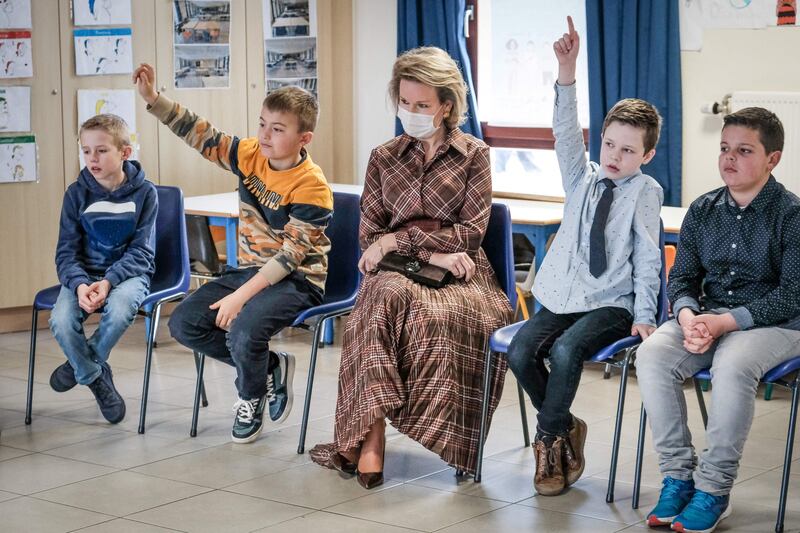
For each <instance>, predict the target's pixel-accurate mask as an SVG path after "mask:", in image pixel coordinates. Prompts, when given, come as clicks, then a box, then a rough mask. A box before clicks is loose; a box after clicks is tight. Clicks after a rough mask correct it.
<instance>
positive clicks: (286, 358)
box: [267, 352, 294, 423]
mask: <svg viewBox="0 0 800 533" xmlns="http://www.w3.org/2000/svg"><path fill="white" fill-rule="evenodd" d="M270 354H271V355H274V356H275V357H277V359H278V364H277V365H276V366H275V368H273V369H272V371H271V372H270V373H269V374H267V400H268V401H269V417H270V419H271V420H272V421H273V422H276V423H281V422H283V421H284V420H286V417H288V416H289V413H290V412H291V411H292V400H293V394H292V380H293V379H294V356H293V355H292V354H288V353H285V352H277V353H276V352H270Z"/></svg>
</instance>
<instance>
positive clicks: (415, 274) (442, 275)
mask: <svg viewBox="0 0 800 533" xmlns="http://www.w3.org/2000/svg"><path fill="white" fill-rule="evenodd" d="M378 268H380V269H381V270H388V271H390V272H399V273H400V274H403V275H404V276H405V277H407V278H408V279H410V280H411V281H415V282H417V283H420V284H422V285H427V286H428V287H434V288H437V289H439V288H441V287H444V286H445V285H447V284H448V283H450V282H451V281H452V280H453V274H452V273H451V272H450V271H449V270H447V269H444V268H441V267H438V266H436V265H431V264H430V263H426V262H424V261H420V260H419V259H415V258H413V257H408V256H405V255H400V254H398V253H397V252H389V253H388V254H386V255H384V256H383V258H382V259H381V260H380V262H379V263H378Z"/></svg>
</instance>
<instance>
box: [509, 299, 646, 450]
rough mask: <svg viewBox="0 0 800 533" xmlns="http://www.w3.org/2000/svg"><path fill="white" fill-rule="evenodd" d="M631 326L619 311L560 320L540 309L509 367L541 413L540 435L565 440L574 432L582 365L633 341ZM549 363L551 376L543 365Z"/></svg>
mask: <svg viewBox="0 0 800 533" xmlns="http://www.w3.org/2000/svg"><path fill="white" fill-rule="evenodd" d="M631 322H632V317H631V314H630V313H629V312H628V311H627V310H625V309H622V308H621V307H601V308H600V309H595V310H593V311H588V312H585V313H568V314H561V315H557V314H555V313H551V312H550V311H548V310H547V309H545V308H544V307H542V308H541V310H539V311H538V312H537V313H536V314H535V315H534V316H533V317H531V319H530V320H528V321H527V322H526V323H525V325H524V326H522V328H520V330H519V331H518V332H517V334H516V335H515V336H514V340H512V341H511V345H510V346H509V347H508V354H507V358H508V366H509V367H510V368H511V371H512V372H514V375H515V376H516V377H517V381H519V383H520V385H522V388H523V389H525V392H527V393H528V395H529V396H530V397H531V401H533V406H534V407H536V409H537V410H538V411H539V414H538V417H537V419H538V431H539V432H541V433H547V434H551V435H563V434H565V433H567V432H568V431H569V430H570V428H571V426H572V414H571V413H570V412H569V408H570V406H572V401H573V400H574V399H575V393H576V392H577V390H578V383H580V379H581V372H582V370H583V362H584V361H586V360H587V359H588V358H590V357H591V356H593V355H594V354H595V353H597V352H598V351H599V350H600V349H602V348H604V347H606V346H608V345H609V344H612V343H614V342H616V341H618V340H619V339H622V338H624V337H626V336H628V335H630V331H631V325H632V324H631ZM548 358H549V360H550V372H548V371H547V368H545V365H544V360H545V359H548Z"/></svg>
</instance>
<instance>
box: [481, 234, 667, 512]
mask: <svg viewBox="0 0 800 533" xmlns="http://www.w3.org/2000/svg"><path fill="white" fill-rule="evenodd" d="M659 247H660V248H661V273H660V288H659V294H658V309H657V311H656V323H657V324H659V325H660V324H662V323H663V322H664V321H666V320H667V313H668V307H669V304H668V301H667V273H666V269H665V268H664V224H663V222H662V223H661V230H660V237H659ZM524 324H525V321H522V322H517V323H516V324H512V325H510V326H506V327H504V328H501V329H499V330H497V331H496V332H495V333H494V335H492V338H491V339H490V341H489V349H488V350H487V351H486V368H487V369H488V370H489V371H491V366H490V362H491V359H492V357H493V355H494V354H495V353H502V354H505V353H507V352H508V346H509V345H510V344H511V340H512V339H513V338H514V335H516V333H517V331H519V330H520V328H522V326H523V325H524ZM640 343H641V338H640V337H639V336H638V335H635V336H628V337H625V338H623V339H620V340H618V341H616V342H614V343H613V344H610V345H609V346H606V347H605V348H603V349H602V350H600V351H598V352H597V353H596V354H594V355H593V356H592V357H590V358H589V359H588V362H591V363H601V364H605V365H610V366H611V367H614V368H619V369H620V370H621V376H620V383H619V396H618V399H617V416H616V420H615V424H614V439H613V442H612V448H611V467H610V472H609V476H608V491H607V493H606V501H607V502H608V503H611V502H613V501H614V485H615V481H616V475H617V460H618V457H619V443H620V437H621V432H622V415H623V410H624V407H625V394H626V391H627V385H628V372H629V369H630V363H631V361H632V360H633V355H634V353H635V351H636V348H637V347H638V346H639V344H640ZM619 353H622V356H621V357H619V358H617V357H615V356H616V355H617V354H619ZM489 383H490V376H489V375H488V372H487V375H486V376H484V385H483V386H484V390H483V393H484V395H483V413H484V416H483V418H482V420H481V427H482V428H483V427H485V423H486V416H487V415H488V399H489ZM517 390H518V392H519V400H520V403H519V405H520V414H521V416H522V432H523V437H524V441H525V447H526V448H527V447H528V446H530V443H531V440H530V434H529V432H528V421H527V417H526V413H525V396H524V394H523V392H522V388H521V387H520V386H519V384H517ZM481 434H483V435H484V439H482V440H481V442H480V443H479V445H478V446H479V447H478V465H477V468H476V469H475V481H476V482H480V480H481V471H482V466H483V441H484V440H485V439H486V435H485V433H483V431H482V432H481Z"/></svg>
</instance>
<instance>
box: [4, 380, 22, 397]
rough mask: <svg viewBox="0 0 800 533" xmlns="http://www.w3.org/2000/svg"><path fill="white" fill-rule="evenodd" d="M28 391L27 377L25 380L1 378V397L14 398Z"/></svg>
mask: <svg viewBox="0 0 800 533" xmlns="http://www.w3.org/2000/svg"><path fill="white" fill-rule="evenodd" d="M27 390H28V381H27V376H26V377H25V378H8V377H5V376H0V397H6V396H14V395H16V394H20V393H24V392H26V391H27Z"/></svg>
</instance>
